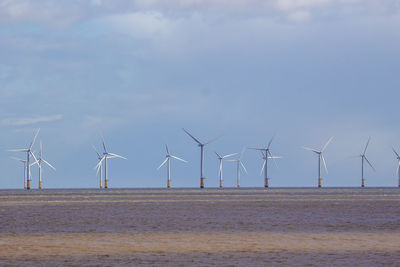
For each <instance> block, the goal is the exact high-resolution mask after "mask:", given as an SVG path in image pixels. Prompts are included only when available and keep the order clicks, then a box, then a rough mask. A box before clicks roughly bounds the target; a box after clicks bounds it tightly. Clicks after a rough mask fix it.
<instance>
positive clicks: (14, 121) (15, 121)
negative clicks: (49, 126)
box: [0, 114, 63, 126]
mask: <svg viewBox="0 0 400 267" xmlns="http://www.w3.org/2000/svg"><path fill="white" fill-rule="evenodd" d="M62 118H63V115H61V114H57V115H51V116H38V117H27V118H6V119H3V120H1V121H0V124H2V125H11V126H25V125H32V124H37V123H41V122H51V121H58V120H61V119H62Z"/></svg>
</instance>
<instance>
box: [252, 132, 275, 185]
mask: <svg viewBox="0 0 400 267" xmlns="http://www.w3.org/2000/svg"><path fill="white" fill-rule="evenodd" d="M274 138H275V134H274V135H273V136H272V138H271V140H269V142H268V145H267V147H265V148H250V149H253V150H258V151H261V154H262V155H263V157H262V158H263V160H264V163H263V166H262V168H261V173H262V171H263V170H264V187H265V188H268V187H269V177H268V159H272V160H273V161H274V163H275V165H276V162H275V159H278V158H281V157H276V156H272V153H271V144H272V141H273V140H274Z"/></svg>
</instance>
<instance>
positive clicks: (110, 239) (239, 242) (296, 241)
mask: <svg viewBox="0 0 400 267" xmlns="http://www.w3.org/2000/svg"><path fill="white" fill-rule="evenodd" d="M270 251H287V252H310V251H313V252H355V253H357V252H361V251H362V252H368V251H370V252H373V253H375V252H378V251H379V252H388V253H393V252H397V253H399V254H400V233H397V234H393V233H340V234H339V233H318V234H316V233H312V234H303V233H74V234H61V233H53V234H37V235H20V234H17V235H1V236H0V258H2V259H6V258H17V257H24V256H25V257H26V256H36V255H41V256H50V255H63V256H73V255H75V256H76V255H104V254H114V255H129V254H132V253H138V252H146V253H147V252H158V253H159V252H164V253H188V252H208V253H219V252H270Z"/></svg>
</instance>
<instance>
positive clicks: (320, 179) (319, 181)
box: [303, 136, 333, 187]
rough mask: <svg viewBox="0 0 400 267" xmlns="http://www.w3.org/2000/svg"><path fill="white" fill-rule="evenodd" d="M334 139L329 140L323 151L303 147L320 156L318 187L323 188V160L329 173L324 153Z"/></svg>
mask: <svg viewBox="0 0 400 267" xmlns="http://www.w3.org/2000/svg"><path fill="white" fill-rule="evenodd" d="M332 139H333V136H332V137H331V138H329V140H328V142H326V143H325V145H324V146H323V147H322V149H321V150H316V149H313V148H309V147H303V148H304V149H305V150H308V151H311V152H314V153H316V154H317V155H318V187H322V178H321V159H322V162H323V163H324V167H325V171H326V173H328V168H327V167H326V161H325V158H324V155H323V152H324V150H325V149H326V147H327V146H328V145H329V143H330V142H331V141H332Z"/></svg>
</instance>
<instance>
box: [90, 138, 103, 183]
mask: <svg viewBox="0 0 400 267" xmlns="http://www.w3.org/2000/svg"><path fill="white" fill-rule="evenodd" d="M92 147H93V149H94V151H95V152H96V154H97V159H98V160H99V165H96V167H95V169H96V168H97V172H96V175H97V174H98V173H99V171H100V189H101V188H103V180H102V179H103V164H102V163H103V162H102V158H103V157H102V156H101V155H100V153H99V152H98V151H97V149H96V148H95V147H94V145H92Z"/></svg>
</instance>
